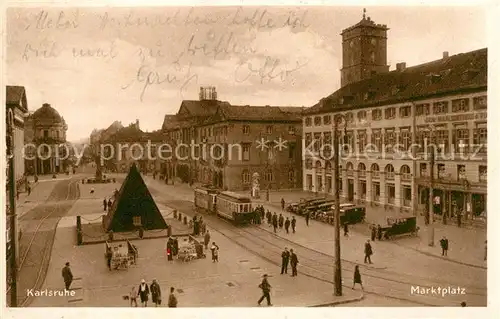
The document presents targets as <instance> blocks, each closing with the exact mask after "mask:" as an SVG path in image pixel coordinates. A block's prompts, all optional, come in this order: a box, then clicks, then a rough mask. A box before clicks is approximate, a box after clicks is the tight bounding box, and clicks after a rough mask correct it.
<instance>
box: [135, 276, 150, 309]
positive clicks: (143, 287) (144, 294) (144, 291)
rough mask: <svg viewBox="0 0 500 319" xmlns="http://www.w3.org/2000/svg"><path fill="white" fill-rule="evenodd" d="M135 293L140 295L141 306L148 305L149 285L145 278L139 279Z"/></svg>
mask: <svg viewBox="0 0 500 319" xmlns="http://www.w3.org/2000/svg"><path fill="white" fill-rule="evenodd" d="M137 295H138V296H139V297H141V303H142V306H143V307H147V306H148V296H149V287H148V284H147V283H146V280H144V279H143V280H141V283H140V285H139V289H137Z"/></svg>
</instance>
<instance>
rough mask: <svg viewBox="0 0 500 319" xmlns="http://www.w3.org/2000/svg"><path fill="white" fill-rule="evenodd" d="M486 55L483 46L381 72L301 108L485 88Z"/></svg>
mask: <svg viewBox="0 0 500 319" xmlns="http://www.w3.org/2000/svg"><path fill="white" fill-rule="evenodd" d="M487 55H488V51H487V49H486V48H484V49H480V50H476V51H471V52H467V53H461V54H457V55H453V56H450V57H447V58H445V57H444V58H442V59H439V60H436V61H432V62H428V63H424V64H420V65H416V66H413V67H408V68H405V69H403V70H401V71H399V70H394V71H391V72H387V73H380V74H377V75H374V76H372V77H371V78H369V79H365V80H362V81H359V82H354V83H350V84H348V85H346V86H344V87H342V88H340V89H339V90H337V91H335V92H334V93H333V94H331V95H329V96H327V97H326V98H323V99H322V100H320V101H319V102H318V103H317V104H316V105H314V106H312V107H311V108H309V109H307V110H306V111H304V114H319V113H324V112H329V111H333V110H339V111H341V110H349V109H357V108H364V107H369V106H379V105H388V104H394V103H402V102H407V101H417V100H422V99H426V98H430V97H437V96H445V95H449V94H453V93H459V92H465V91H478V90H485V89H486V88H487V83H488V70H487V69H488V57H487Z"/></svg>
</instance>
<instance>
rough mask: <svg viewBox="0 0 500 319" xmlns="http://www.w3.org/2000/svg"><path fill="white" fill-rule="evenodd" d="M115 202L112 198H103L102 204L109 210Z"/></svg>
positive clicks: (105, 209)
mask: <svg viewBox="0 0 500 319" xmlns="http://www.w3.org/2000/svg"><path fill="white" fill-rule="evenodd" d="M112 204H113V201H112V200H111V198H110V199H108V200H106V198H104V199H103V200H102V206H103V207H104V211H107V210H108V209H111V205H112Z"/></svg>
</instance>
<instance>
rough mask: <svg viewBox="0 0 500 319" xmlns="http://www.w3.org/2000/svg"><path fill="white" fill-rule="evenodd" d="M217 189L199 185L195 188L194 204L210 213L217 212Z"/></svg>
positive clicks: (198, 208)
mask: <svg viewBox="0 0 500 319" xmlns="http://www.w3.org/2000/svg"><path fill="white" fill-rule="evenodd" d="M217 193H218V192H217V190H216V189H215V188H211V187H198V188H195V190H194V206H195V207H196V209H197V210H202V211H204V212H207V213H209V214H215V209H216V208H215V207H216V203H217Z"/></svg>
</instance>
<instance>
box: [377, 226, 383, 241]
mask: <svg viewBox="0 0 500 319" xmlns="http://www.w3.org/2000/svg"><path fill="white" fill-rule="evenodd" d="M377 239H378V240H382V227H380V224H378V225H377Z"/></svg>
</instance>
